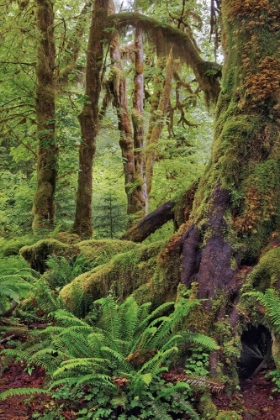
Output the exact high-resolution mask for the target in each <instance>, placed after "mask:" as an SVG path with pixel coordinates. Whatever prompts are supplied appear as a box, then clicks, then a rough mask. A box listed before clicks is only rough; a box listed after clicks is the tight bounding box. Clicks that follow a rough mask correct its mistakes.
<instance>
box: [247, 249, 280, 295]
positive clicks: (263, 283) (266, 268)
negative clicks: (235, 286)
mask: <svg viewBox="0 0 280 420" xmlns="http://www.w3.org/2000/svg"><path fill="white" fill-rule="evenodd" d="M279 279H280V247H277V248H274V249H271V250H270V251H268V252H267V253H265V254H264V255H263V256H262V257H261V259H260V261H259V263H258V264H257V265H256V267H255V268H254V269H253V270H252V272H251V273H250V274H249V275H248V278H247V282H246V285H245V287H244V289H243V290H244V291H245V290H246V289H247V290H248V289H249V288H252V287H253V288H256V289H258V290H260V291H262V292H263V291H265V290H266V289H267V288H274V287H275V284H276V282H278V281H279Z"/></svg>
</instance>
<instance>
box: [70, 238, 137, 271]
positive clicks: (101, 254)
mask: <svg viewBox="0 0 280 420" xmlns="http://www.w3.org/2000/svg"><path fill="white" fill-rule="evenodd" d="M78 247H79V249H80V251H81V254H82V255H83V256H84V257H85V258H86V260H88V261H89V262H90V263H91V265H92V267H93V268H94V267H97V266H98V265H102V264H105V263H107V262H108V261H109V260H110V259H111V258H112V257H113V256H114V255H116V254H119V253H124V252H126V251H129V250H133V249H137V248H139V245H137V244H136V243H134V242H131V241H121V240H117V239H108V240H105V239H104V240H87V241H82V242H80V243H79V244H78Z"/></svg>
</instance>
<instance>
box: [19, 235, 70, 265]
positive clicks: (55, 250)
mask: <svg viewBox="0 0 280 420" xmlns="http://www.w3.org/2000/svg"><path fill="white" fill-rule="evenodd" d="M76 252H77V249H76V248H75V247H71V246H69V245H66V244H63V243H62V242H60V241H57V240H56V239H42V240H40V241H38V242H36V243H35V244H33V245H30V246H24V247H23V248H21V249H20V255H21V256H22V257H23V258H24V259H25V260H26V261H27V262H28V263H29V265H30V267H31V268H33V269H34V270H37V271H39V272H40V273H44V271H45V270H46V261H47V258H48V256H49V255H51V254H54V255H61V256H64V257H67V256H70V255H71V256H73V255H74V254H75V253H76Z"/></svg>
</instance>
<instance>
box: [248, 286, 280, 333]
mask: <svg viewBox="0 0 280 420" xmlns="http://www.w3.org/2000/svg"><path fill="white" fill-rule="evenodd" d="M243 296H253V297H255V298H256V299H257V300H258V301H259V302H260V303H261V304H262V305H263V306H264V308H265V313H266V316H267V317H268V318H269V319H270V320H271V323H272V325H273V327H274V329H275V332H278V333H279V332H280V298H279V296H278V295H277V293H276V292H275V290H274V289H266V291H265V293H262V292H258V291H254V292H247V293H244V295H243Z"/></svg>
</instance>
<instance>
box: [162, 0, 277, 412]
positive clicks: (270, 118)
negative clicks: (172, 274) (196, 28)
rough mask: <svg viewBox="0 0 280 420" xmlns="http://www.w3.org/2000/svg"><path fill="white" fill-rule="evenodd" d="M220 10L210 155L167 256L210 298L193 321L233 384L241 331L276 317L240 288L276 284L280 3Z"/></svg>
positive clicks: (195, 290)
mask: <svg viewBox="0 0 280 420" xmlns="http://www.w3.org/2000/svg"><path fill="white" fill-rule="evenodd" d="M221 8H222V9H221V11H222V23H223V48H224V53H225V64H224V69H223V78H222V86H221V93H220V96H219V100H218V105H217V114H216V127H215V137H214V143H213V147H212V157H211V161H210V164H209V166H208V169H207V170H206V172H205V174H204V176H203V177H202V179H201V180H200V182H199V185H198V189H197V192H196V194H195V198H194V202H193V207H192V210H191V211H190V216H189V219H188V220H187V221H186V223H183V224H182V225H181V227H180V228H179V231H178V232H177V233H176V234H175V236H173V237H172V238H171V239H170V241H169V243H168V244H167V245H166V247H165V249H164V250H163V251H162V253H161V261H162V265H163V266H168V265H171V264H172V261H173V259H174V260H175V259H176V256H177V255H178V253H179V254H180V256H181V282H182V283H183V284H185V285H186V286H187V287H188V288H189V289H190V290H191V293H192V296H193V295H194V296H197V297H199V298H202V299H206V300H205V301H204V302H203V307H202V309H200V310H199V311H197V312H196V313H195V314H194V315H193V318H192V319H191V320H190V325H193V328H195V329H197V330H200V331H203V332H206V333H208V334H210V335H212V336H213V337H215V339H216V340H217V342H218V343H219V344H220V346H221V349H220V351H219V352H218V353H215V354H213V355H212V357H211V369H212V374H213V375H217V376H221V375H226V376H225V377H227V378H228V382H227V385H228V386H230V387H232V389H234V387H235V386H236V385H237V383H238V377H237V369H236V362H237V360H238V358H239V356H240V351H241V333H242V330H244V329H246V328H248V323H249V324H251V323H252V324H254V323H263V324H264V325H267V326H269V325H271V324H269V323H267V320H266V319H265V317H264V316H263V313H261V312H259V313H258V311H257V310H256V304H254V305H251V306H250V305H249V304H246V303H244V302H246V297H244V296H243V290H248V288H249V289H250V290H252V288H253V289H255V290H261V291H264V290H265V288H267V287H273V288H275V289H277V288H279V278H280V271H279V265H277V263H276V254H277V255H279V253H278V252H276V251H278V247H279V241H278V242H275V240H276V238H278V237H279V229H280V206H279V203H280V170H279V169H280V167H279V164H280V135H279V131H280V70H279V69H280V51H279V41H280V32H279V26H280V25H279V14H280V6H279V2H278V1H274V0H262V1H255V0H249V1H246V2H243V1H241V0H240V1H236V0H223V2H222V3H221ZM188 212H189V209H188ZM270 243H271V245H269V244H270ZM268 250H270V251H269V252H268ZM260 257H261V258H260ZM272 267H273V268H272ZM247 273H250V274H249V275H248V279H247ZM248 282H249V283H248ZM242 287H243V288H242ZM241 298H242V299H241ZM255 302H256V301H255ZM246 305H247V306H246ZM275 340H276V341H275V342H276V345H279V343H278V339H277V338H276V339H275ZM275 354H276V353H275ZM274 357H276V358H277V357H278V356H274ZM275 361H276V364H277V360H275ZM278 361H279V358H278ZM213 410H214V411H215V409H213ZM213 418H215V414H213Z"/></svg>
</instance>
